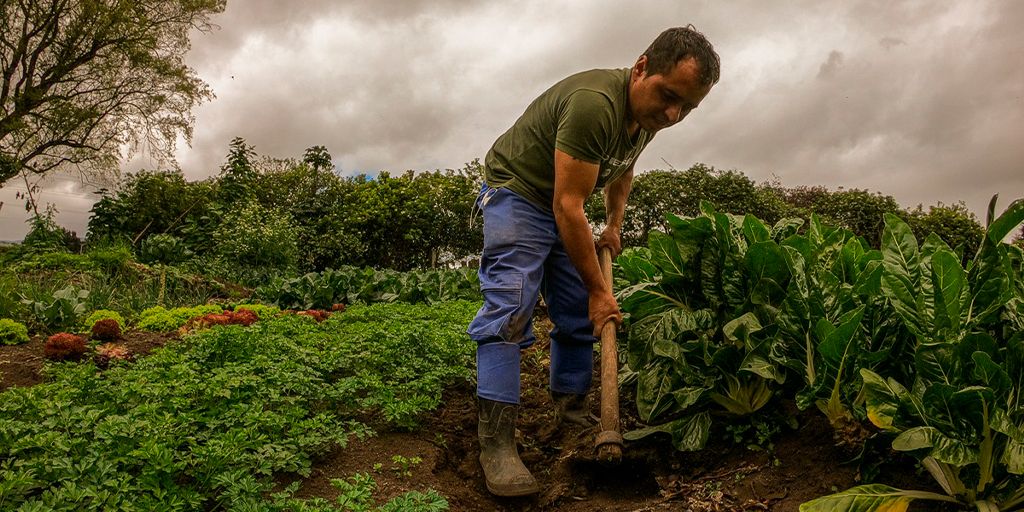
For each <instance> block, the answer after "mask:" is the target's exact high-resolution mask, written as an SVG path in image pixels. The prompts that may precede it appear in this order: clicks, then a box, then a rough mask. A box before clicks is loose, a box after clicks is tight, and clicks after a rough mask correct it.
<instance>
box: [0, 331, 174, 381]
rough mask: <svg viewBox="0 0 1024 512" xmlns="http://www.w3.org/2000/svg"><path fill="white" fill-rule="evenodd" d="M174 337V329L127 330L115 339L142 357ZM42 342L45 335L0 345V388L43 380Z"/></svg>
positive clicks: (44, 341)
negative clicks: (17, 342)
mask: <svg viewBox="0 0 1024 512" xmlns="http://www.w3.org/2000/svg"><path fill="white" fill-rule="evenodd" d="M178 338H179V336H178V334H177V332H172V333H168V334H161V333H156V332H148V331H130V332H127V333H125V335H124V337H123V338H122V339H120V340H117V341H116V342H115V343H116V344H118V345H121V346H123V347H125V348H127V349H128V352H129V353H130V354H132V355H133V356H134V357H142V356H145V355H146V354H148V353H150V352H152V351H153V350H155V349H157V348H159V347H162V346H164V344H166V343H167V342H168V341H171V340H177V339H178ZM44 345H46V336H33V337H32V339H30V340H29V342H28V343H23V344H21V345H0V391H3V390H5V389H7V388H9V387H12V386H34V385H36V384H39V383H41V382H42V381H43V379H42V376H41V375H40V373H39V371H40V370H41V369H42V368H43V361H44V359H43V346H44Z"/></svg>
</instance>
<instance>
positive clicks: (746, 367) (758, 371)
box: [740, 353, 786, 384]
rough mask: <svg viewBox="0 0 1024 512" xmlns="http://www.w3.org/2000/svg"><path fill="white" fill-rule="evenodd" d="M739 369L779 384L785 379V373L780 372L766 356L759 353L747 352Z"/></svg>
mask: <svg viewBox="0 0 1024 512" xmlns="http://www.w3.org/2000/svg"><path fill="white" fill-rule="evenodd" d="M740 371H745V372H750V373H753V374H754V375H759V376H761V377H763V378H765V379H768V380H773V381H775V382H777V383H779V384H782V383H783V382H785V381H786V373H785V372H780V371H779V369H778V368H776V367H775V365H774V364H772V362H771V361H770V360H768V358H767V357H764V356H762V355H759V354H754V353H750V354H747V357H745V358H744V359H743V362H742V363H740Z"/></svg>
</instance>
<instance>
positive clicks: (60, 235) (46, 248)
mask: <svg viewBox="0 0 1024 512" xmlns="http://www.w3.org/2000/svg"><path fill="white" fill-rule="evenodd" d="M56 215H57V210H56V209H55V208H54V207H53V205H47V207H46V213H43V214H36V215H33V216H32V218H31V219H30V220H29V223H30V224H31V227H30V228H29V231H28V233H27V234H26V235H25V240H24V241H23V242H22V247H23V248H25V249H28V250H30V251H41V252H50V251H73V252H78V250H79V249H80V248H81V242H80V241H79V240H78V238H77V237H75V235H74V234H73V233H72V232H71V231H68V230H67V229H65V228H63V227H61V226H59V225H57V221H56V220H54V217H56Z"/></svg>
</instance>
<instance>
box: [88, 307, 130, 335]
mask: <svg viewBox="0 0 1024 512" xmlns="http://www.w3.org/2000/svg"><path fill="white" fill-rule="evenodd" d="M106 319H110V320H113V321H115V322H117V326H118V327H120V328H121V330H122V331H123V330H124V328H125V322H124V317H123V316H121V313H118V312H117V311H111V310H109V309H97V310H96V311H93V312H92V314H90V315H89V316H88V317H87V318H86V319H85V323H84V324H83V325H84V326H85V330H86V331H87V332H88V331H91V330H92V326H93V325H94V324H95V323H96V322H98V321H100V320H106Z"/></svg>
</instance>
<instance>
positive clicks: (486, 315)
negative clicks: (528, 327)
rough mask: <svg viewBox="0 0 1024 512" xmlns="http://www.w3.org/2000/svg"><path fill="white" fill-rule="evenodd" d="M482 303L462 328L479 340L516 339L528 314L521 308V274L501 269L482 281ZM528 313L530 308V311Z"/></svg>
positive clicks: (483, 341)
mask: <svg viewBox="0 0 1024 512" xmlns="http://www.w3.org/2000/svg"><path fill="white" fill-rule="evenodd" d="M480 291H481V293H483V296H484V305H483V307H482V308H480V311H478V312H477V314H476V318H474V319H473V322H471V323H470V324H469V329H467V330H466V332H467V333H469V335H470V337H471V338H473V339H474V340H475V341H477V342H479V343H488V342H494V341H504V342H506V343H518V342H519V339H518V338H519V337H520V336H521V335H522V332H523V329H524V327H525V324H524V323H523V320H524V319H525V320H527V321H528V320H529V319H530V315H529V314H526V313H524V312H523V311H522V310H523V274H522V273H521V272H504V273H501V274H499V275H497V276H495V278H494V279H493V280H490V281H489V282H486V283H482V284H481V286H480ZM530 313H532V312H530Z"/></svg>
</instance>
